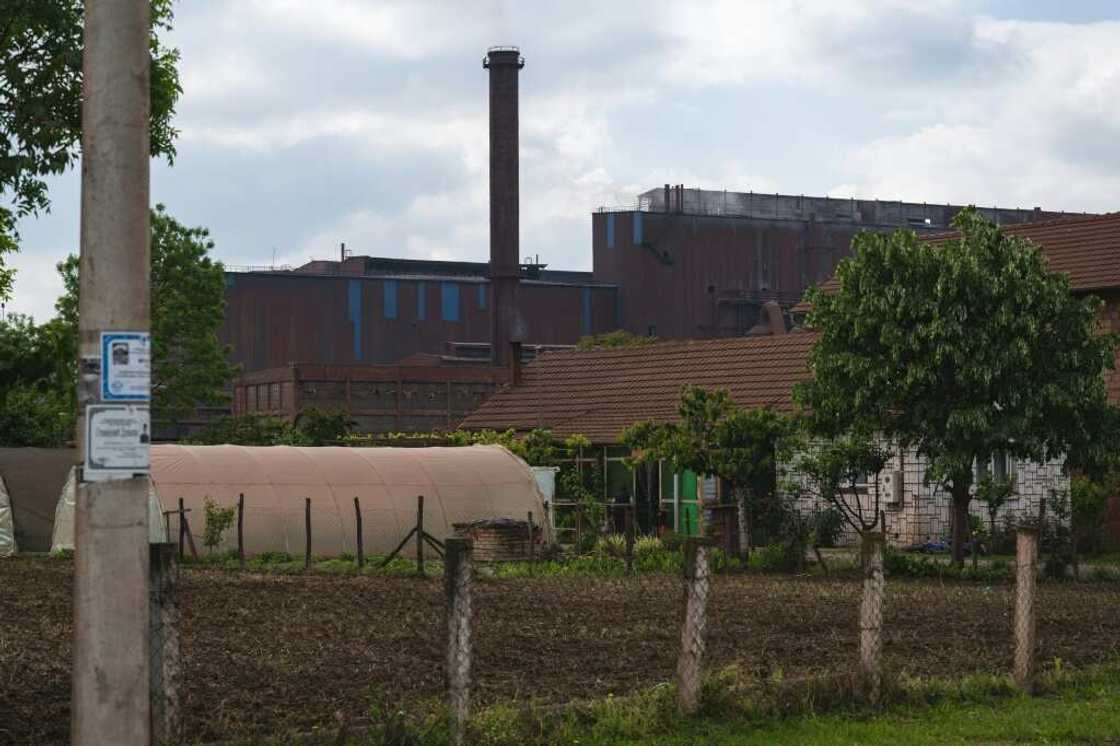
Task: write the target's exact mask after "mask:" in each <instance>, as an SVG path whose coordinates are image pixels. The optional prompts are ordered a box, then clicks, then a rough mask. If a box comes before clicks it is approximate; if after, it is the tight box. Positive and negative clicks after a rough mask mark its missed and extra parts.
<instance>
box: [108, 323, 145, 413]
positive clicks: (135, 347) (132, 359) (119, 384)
mask: <svg viewBox="0 0 1120 746" xmlns="http://www.w3.org/2000/svg"><path fill="white" fill-rule="evenodd" d="M151 389H152V353H151V337H150V336H149V335H148V333H147V332H101V401H148V400H149V399H150V398H151Z"/></svg>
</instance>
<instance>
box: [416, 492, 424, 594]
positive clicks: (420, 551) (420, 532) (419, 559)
mask: <svg viewBox="0 0 1120 746" xmlns="http://www.w3.org/2000/svg"><path fill="white" fill-rule="evenodd" d="M416 574H417V575H423V574H424V496H423V495H417V496H416Z"/></svg>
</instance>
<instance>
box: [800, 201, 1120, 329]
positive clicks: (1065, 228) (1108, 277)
mask: <svg viewBox="0 0 1120 746" xmlns="http://www.w3.org/2000/svg"><path fill="white" fill-rule="evenodd" d="M1003 232H1004V233H1006V234H1009V235H1012V236H1021V237H1023V238H1026V239H1028V240H1030V241H1031V242H1032V243H1034V244H1035V245H1037V246H1038V247H1039V248H1040V249H1041V250H1042V253H1043V255H1044V256H1045V257H1046V261H1047V263H1048V264H1049V266H1050V269H1052V270H1053V271H1055V272H1064V273H1065V274H1066V275H1068V276H1069V282H1070V286H1071V287H1072V288H1073V289H1074V290H1075V291H1078V292H1090V291H1094V290H1105V289H1108V290H1113V289H1120V212H1112V213H1108V214H1105V215H1082V216H1077V217H1072V218H1058V219H1055V220H1044V221H1041V222H1037V223H1024V224H1022V225H1012V226H1006V227H1004V228H1003ZM959 237H960V234H959V233H957V232H955V231H954V232H948V233H937V234H933V235H929V236H923V237H922V240H923V241H930V242H934V243H938V242H942V241H949V240H951V239H954V238H959ZM839 287H840V280H839V279H838V278H837V277H836V276H835V275H833V276H832V277H830V278H829V279H828V280H826V281H825V282H824V283H823V284H822V285H821V288H822V289H823V290H824V291H825V292H835V291H836V290H837V289H838V288H839ZM809 307H810V306H809V303H807V302H806V301H801V303H799V304H797V306H795V307H794V309H793V310H794V312H795V313H803V312H805V311H808V310H809Z"/></svg>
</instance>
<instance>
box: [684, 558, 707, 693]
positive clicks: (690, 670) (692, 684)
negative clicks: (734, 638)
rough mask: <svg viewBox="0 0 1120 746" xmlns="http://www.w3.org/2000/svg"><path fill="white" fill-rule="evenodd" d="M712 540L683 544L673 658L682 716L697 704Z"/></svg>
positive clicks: (701, 673) (701, 671)
mask: <svg viewBox="0 0 1120 746" xmlns="http://www.w3.org/2000/svg"><path fill="white" fill-rule="evenodd" d="M711 547H712V540H711V539H708V538H690V539H687V540H686V541H685V544H684V598H685V604H684V623H683V624H682V625H681V649H680V657H679V658H678V659H677V703H678V705H679V707H680V710H681V712H682V713H683V714H685V715H692V714H695V713H696V711H697V710H698V709H699V707H700V682H701V677H702V675H703V659H704V630H705V628H706V627H707V626H708V594H709V592H710V590H711V568H710V567H709V566H708V553H709V552H710V551H711Z"/></svg>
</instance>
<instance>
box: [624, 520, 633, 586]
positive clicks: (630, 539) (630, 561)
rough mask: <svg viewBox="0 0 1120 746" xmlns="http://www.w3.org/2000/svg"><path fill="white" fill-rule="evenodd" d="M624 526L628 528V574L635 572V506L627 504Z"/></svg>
mask: <svg viewBox="0 0 1120 746" xmlns="http://www.w3.org/2000/svg"><path fill="white" fill-rule="evenodd" d="M623 516H624V518H623V527H624V529H625V530H626V574H627V575H633V574H634V506H633V505H627V506H626V512H625V513H623Z"/></svg>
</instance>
